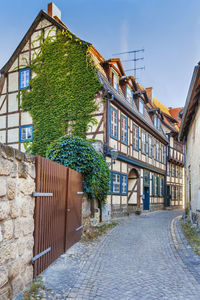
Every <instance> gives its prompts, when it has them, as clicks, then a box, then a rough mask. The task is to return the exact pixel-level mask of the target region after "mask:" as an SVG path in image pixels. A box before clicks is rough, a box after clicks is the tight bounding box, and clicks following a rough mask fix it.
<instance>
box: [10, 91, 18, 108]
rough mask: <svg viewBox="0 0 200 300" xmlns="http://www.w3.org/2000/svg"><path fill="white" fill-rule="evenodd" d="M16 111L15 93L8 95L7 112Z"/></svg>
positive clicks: (16, 99) (16, 100)
mask: <svg viewBox="0 0 200 300" xmlns="http://www.w3.org/2000/svg"><path fill="white" fill-rule="evenodd" d="M16 110H18V98H17V93H14V94H9V95H8V112H12V111H16Z"/></svg>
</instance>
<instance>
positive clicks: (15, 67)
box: [9, 59, 18, 72]
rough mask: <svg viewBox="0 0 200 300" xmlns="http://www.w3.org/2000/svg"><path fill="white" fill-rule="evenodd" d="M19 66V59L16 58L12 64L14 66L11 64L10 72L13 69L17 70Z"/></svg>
mask: <svg viewBox="0 0 200 300" xmlns="http://www.w3.org/2000/svg"><path fill="white" fill-rule="evenodd" d="M17 68H18V59H16V60H15V61H14V63H13V64H12V66H11V67H10V69H9V72H11V71H16V69H17Z"/></svg>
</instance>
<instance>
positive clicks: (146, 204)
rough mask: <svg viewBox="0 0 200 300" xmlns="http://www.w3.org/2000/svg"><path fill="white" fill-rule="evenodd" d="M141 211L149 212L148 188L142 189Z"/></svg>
mask: <svg viewBox="0 0 200 300" xmlns="http://www.w3.org/2000/svg"><path fill="white" fill-rule="evenodd" d="M143 209H144V210H149V187H144V202H143Z"/></svg>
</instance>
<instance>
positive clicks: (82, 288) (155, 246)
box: [43, 211, 200, 300]
mask: <svg viewBox="0 0 200 300" xmlns="http://www.w3.org/2000/svg"><path fill="white" fill-rule="evenodd" d="M177 215H180V212H177V211H164V212H155V213H150V214H143V215H141V216H135V215H134V216H130V217H129V218H128V217H127V218H126V219H124V220H123V221H122V222H121V223H120V224H119V225H118V226H117V227H115V228H114V229H112V230H111V231H110V232H109V233H108V234H107V235H106V236H105V237H103V238H101V239H100V241H98V242H97V243H94V242H93V243H86V244H84V243H78V244H76V245H75V246H74V247H72V248H71V249H70V250H69V251H68V252H67V253H66V254H64V255H63V256H62V257H61V258H60V259H59V260H58V261H57V262H56V263H55V264H53V265H52V266H51V267H50V268H49V269H48V270H47V271H46V272H45V273H44V277H43V278H44V282H45V284H46V286H47V287H48V288H50V289H52V293H51V292H50V293H49V294H48V295H46V299H123V300H124V299H138V300H139V299H140V300H141V299H148V300H150V299H170V300H171V299H187V300H189V299H191V300H195V299H200V296H199V295H200V284H199V282H198V280H196V279H195V277H194V276H193V274H192V272H191V270H189V268H188V266H187V265H186V264H185V263H184V262H183V257H182V258H181V256H180V255H179V253H178V251H177V244H176V243H179V244H181V241H178V242H177V241H175V244H174V238H173V239H172V236H171V232H172V235H174V229H173V228H171V221H172V220H173V219H174V218H175V217H176V216H177ZM172 224H173V223H172ZM189 251H191V249H189ZM196 264H197V261H196Z"/></svg>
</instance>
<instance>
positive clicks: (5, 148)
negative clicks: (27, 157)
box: [2, 145, 15, 160]
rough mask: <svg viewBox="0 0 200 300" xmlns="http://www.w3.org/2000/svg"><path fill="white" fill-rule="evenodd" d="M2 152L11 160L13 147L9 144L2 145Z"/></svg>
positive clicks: (13, 151) (13, 155)
mask: <svg viewBox="0 0 200 300" xmlns="http://www.w3.org/2000/svg"><path fill="white" fill-rule="evenodd" d="M2 150H3V152H4V153H5V154H6V157H7V158H9V159H11V160H13V159H14V157H15V149H14V148H12V147H9V146H5V145H3V146H2Z"/></svg>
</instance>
